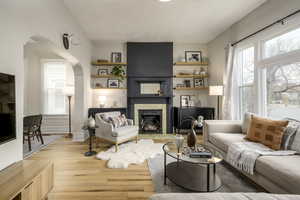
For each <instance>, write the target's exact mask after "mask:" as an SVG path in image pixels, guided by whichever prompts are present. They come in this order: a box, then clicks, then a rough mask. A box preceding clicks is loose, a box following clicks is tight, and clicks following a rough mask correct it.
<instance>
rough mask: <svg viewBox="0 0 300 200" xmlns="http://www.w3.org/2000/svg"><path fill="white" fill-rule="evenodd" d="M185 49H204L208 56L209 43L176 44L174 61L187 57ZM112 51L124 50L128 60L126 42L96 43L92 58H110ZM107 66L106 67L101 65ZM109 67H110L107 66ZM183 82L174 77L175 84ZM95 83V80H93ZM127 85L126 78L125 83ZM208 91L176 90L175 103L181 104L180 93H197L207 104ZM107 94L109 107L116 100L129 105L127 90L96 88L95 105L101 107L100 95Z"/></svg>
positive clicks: (198, 98)
mask: <svg viewBox="0 0 300 200" xmlns="http://www.w3.org/2000/svg"><path fill="white" fill-rule="evenodd" d="M185 51H202V56H203V57H207V45H205V44H177V43H175V44H174V49H173V54H174V58H173V59H174V62H176V61H180V60H181V59H182V58H184V57H185ZM111 52H122V61H124V62H126V44H124V43H104V44H99V43H97V44H95V45H94V47H93V50H92V58H93V60H94V61H96V60H97V59H106V60H110V56H111ZM101 68H105V67H101ZM107 68H109V67H107ZM195 69H198V70H199V67H184V68H183V67H174V73H175V71H177V72H178V71H182V70H183V71H186V70H188V71H191V72H192V71H194V70H195ZM92 73H94V74H96V73H97V72H96V68H94V67H93V69H92ZM97 81H98V82H101V84H106V82H105V80H102V81H99V80H97ZM179 82H182V79H174V85H175V84H176V83H179ZM91 84H92V85H93V84H94V82H93V80H92V81H91ZM123 84H124V85H125V87H126V80H125V81H124V83H123ZM207 94H208V93H207V91H205V90H204V91H174V95H175V98H174V99H173V100H174V101H173V102H174V105H175V106H179V105H180V95H195V100H196V102H199V101H201V105H202V106H206V105H207ZM101 95H105V96H107V99H108V101H107V104H106V106H107V107H111V106H113V104H114V102H117V103H118V106H120V107H126V106H127V97H126V95H127V92H126V90H116V91H111V90H94V91H93V107H99V103H100V102H99V101H98V96H101Z"/></svg>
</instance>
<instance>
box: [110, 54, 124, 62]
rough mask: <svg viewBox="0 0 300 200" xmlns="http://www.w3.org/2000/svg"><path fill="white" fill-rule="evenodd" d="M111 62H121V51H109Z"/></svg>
mask: <svg viewBox="0 0 300 200" xmlns="http://www.w3.org/2000/svg"><path fill="white" fill-rule="evenodd" d="M111 62H113V63H120V62H122V53H121V52H112V53H111Z"/></svg>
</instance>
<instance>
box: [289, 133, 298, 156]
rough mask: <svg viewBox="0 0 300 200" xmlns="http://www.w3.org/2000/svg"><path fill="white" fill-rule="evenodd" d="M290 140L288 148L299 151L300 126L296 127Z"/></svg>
mask: <svg viewBox="0 0 300 200" xmlns="http://www.w3.org/2000/svg"><path fill="white" fill-rule="evenodd" d="M291 140H292V141H291V144H290V149H291V150H294V151H297V152H298V153H300V128H298V130H297V131H296V133H295V134H294V135H293V136H292V138H291Z"/></svg>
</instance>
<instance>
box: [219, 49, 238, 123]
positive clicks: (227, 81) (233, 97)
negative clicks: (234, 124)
mask: <svg viewBox="0 0 300 200" xmlns="http://www.w3.org/2000/svg"><path fill="white" fill-rule="evenodd" d="M234 51H235V48H234V47H233V46H231V44H229V45H228V46H227V48H226V62H227V63H226V69H225V74H224V79H223V80H224V83H223V84H224V96H223V105H222V111H223V112H222V119H223V120H236V119H238V114H237V113H238V104H236V103H235V102H236V101H237V98H238V94H237V90H236V87H237V84H236V83H237V80H236V76H235V75H234V74H235V73H236V70H235V67H234V65H235V59H234Z"/></svg>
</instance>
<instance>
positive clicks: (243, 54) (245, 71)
mask: <svg viewBox="0 0 300 200" xmlns="http://www.w3.org/2000/svg"><path fill="white" fill-rule="evenodd" d="M236 66H237V68H238V70H237V74H238V96H239V105H240V106H239V115H240V117H242V116H243V113H245V112H253V111H254V104H253V103H254V101H253V84H254V47H248V48H244V49H240V50H238V53H237V54H236Z"/></svg>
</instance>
